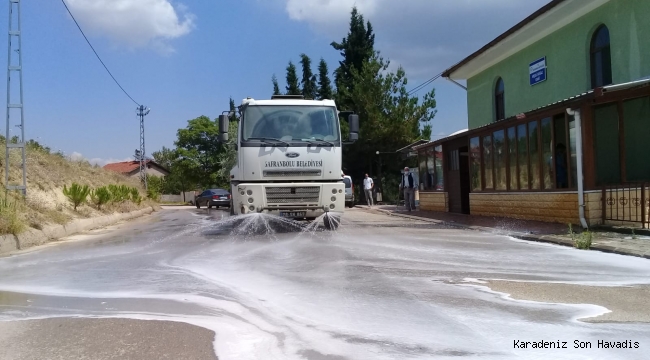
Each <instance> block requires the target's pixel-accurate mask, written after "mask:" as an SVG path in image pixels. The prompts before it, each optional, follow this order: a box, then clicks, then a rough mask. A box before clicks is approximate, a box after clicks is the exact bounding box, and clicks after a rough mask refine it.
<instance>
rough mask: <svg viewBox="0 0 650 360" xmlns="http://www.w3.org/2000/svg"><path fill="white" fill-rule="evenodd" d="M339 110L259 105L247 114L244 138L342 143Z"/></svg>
mask: <svg viewBox="0 0 650 360" xmlns="http://www.w3.org/2000/svg"><path fill="white" fill-rule="evenodd" d="M338 125H339V124H338V118H337V116H336V108H334V107H331V106H306V105H293V106H291V105H286V106H280V105H255V106H249V107H248V108H247V109H246V111H245V113H244V124H243V133H242V134H243V139H244V141H246V140H248V139H251V140H252V139H263V138H267V139H280V140H283V141H287V142H291V141H310V140H321V141H328V142H336V141H338V140H339V127H338Z"/></svg>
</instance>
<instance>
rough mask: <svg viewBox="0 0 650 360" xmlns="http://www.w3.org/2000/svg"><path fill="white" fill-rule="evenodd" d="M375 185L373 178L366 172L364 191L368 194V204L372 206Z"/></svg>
mask: <svg viewBox="0 0 650 360" xmlns="http://www.w3.org/2000/svg"><path fill="white" fill-rule="evenodd" d="M374 187H375V183H374V182H373V181H372V179H371V178H370V177H369V176H368V174H366V178H365V179H363V192H364V193H365V194H366V201H368V206H372V189H373V188H374Z"/></svg>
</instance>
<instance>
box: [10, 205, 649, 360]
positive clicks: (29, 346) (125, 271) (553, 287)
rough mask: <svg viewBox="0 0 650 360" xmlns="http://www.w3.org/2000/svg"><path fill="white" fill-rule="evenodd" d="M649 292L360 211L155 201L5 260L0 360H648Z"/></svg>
mask: <svg viewBox="0 0 650 360" xmlns="http://www.w3.org/2000/svg"><path fill="white" fill-rule="evenodd" d="M648 283H650V262H649V261H648V260H646V259H641V258H634V257H626V256H621V255H614V254H605V253H600V252H596V251H581V250H575V249H571V248H565V247H558V246H553V245H548V244H540V243H532V242H526V241H519V240H514V239H511V238H508V237H507V236H503V235H501V234H498V233H485V232H477V231H468V230H460V229H453V228H445V227H443V226H440V225H436V224H430V223H424V222H418V221H415V220H407V219H403V218H397V217H390V216H386V215H380V214H374V213H369V212H366V211H362V210H359V209H353V210H351V211H349V212H346V214H345V216H344V218H343V223H342V225H341V226H340V227H339V229H338V231H335V232H330V231H326V230H324V229H322V228H321V227H318V226H311V227H308V228H303V229H301V228H299V227H298V226H297V225H295V224H292V223H290V222H283V221H280V220H278V219H275V218H269V217H266V216H261V215H253V216H247V217H245V218H240V219H239V220H235V219H233V218H229V217H228V214H227V212H223V211H220V210H214V209H213V210H207V209H193V208H182V207H178V208H168V209H165V210H163V211H160V212H157V213H155V214H154V215H152V216H149V217H146V218H142V219H140V220H137V221H135V222H133V223H129V224H123V225H120V226H115V227H113V228H109V229H104V230H101V231H94V232H92V233H90V234H85V235H79V236H75V237H72V238H70V239H68V240H66V241H64V242H62V243H58V244H52V245H47V246H44V247H39V248H35V249H31V250H27V251H23V252H20V253H17V254H14V255H12V256H6V257H0V359H70V358H75V359H180V358H183V359H215V358H217V357H218V358H219V359H221V360H226V359H327V360H342V359H459V358H463V359H551V358H552V359H647V354H648V353H650V307H649V306H648V299H650V290H649V289H650V288H649V287H648V285H647V284H648ZM540 345H541V346H542V347H544V348H537V347H539V346H540ZM611 346H613V347H614V348H610V347H611ZM617 346H618V348H617ZM622 346H625V347H627V348H620V347H622ZM558 347H559V348H558Z"/></svg>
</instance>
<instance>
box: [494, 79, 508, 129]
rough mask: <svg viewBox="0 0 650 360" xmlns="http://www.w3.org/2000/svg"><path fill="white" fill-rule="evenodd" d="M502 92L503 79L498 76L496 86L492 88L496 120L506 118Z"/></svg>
mask: <svg viewBox="0 0 650 360" xmlns="http://www.w3.org/2000/svg"><path fill="white" fill-rule="evenodd" d="M503 92H504V85H503V79H502V78H499V79H498V80H497V86H496V87H495V88H494V110H495V112H496V120H503V119H505V118H506V102H505V98H504V95H503Z"/></svg>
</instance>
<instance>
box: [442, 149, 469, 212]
mask: <svg viewBox="0 0 650 360" xmlns="http://www.w3.org/2000/svg"><path fill="white" fill-rule="evenodd" d="M447 149H448V151H447V166H446V168H447V169H446V170H447V181H446V182H445V186H446V190H447V199H448V201H449V212H452V213H457V214H469V185H470V183H469V158H468V151H467V138H461V139H456V140H452V141H451V142H450V143H449V145H448V146H447Z"/></svg>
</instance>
